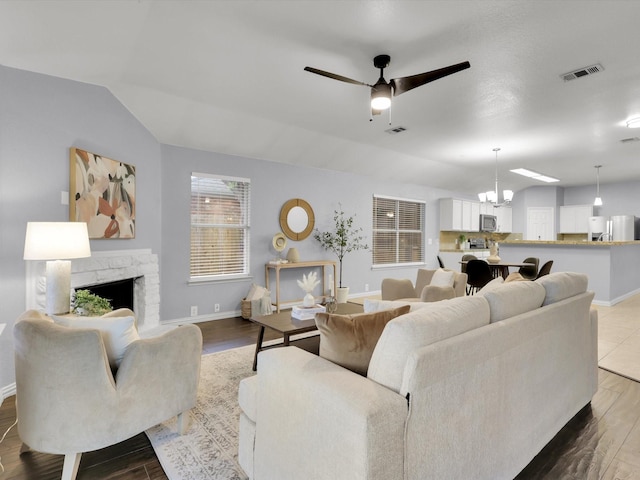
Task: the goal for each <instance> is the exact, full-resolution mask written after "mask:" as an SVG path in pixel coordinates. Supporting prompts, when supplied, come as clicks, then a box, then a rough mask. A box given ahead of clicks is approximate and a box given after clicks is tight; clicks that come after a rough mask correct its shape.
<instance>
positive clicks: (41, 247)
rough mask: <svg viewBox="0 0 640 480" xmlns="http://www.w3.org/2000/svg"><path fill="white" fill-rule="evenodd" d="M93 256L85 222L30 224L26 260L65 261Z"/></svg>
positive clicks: (25, 244) (26, 239)
mask: <svg viewBox="0 0 640 480" xmlns="http://www.w3.org/2000/svg"><path fill="white" fill-rule="evenodd" d="M90 256H91V247H90V246H89V233H88V231H87V224H86V223H84V222H28V223H27V234H26V237H25V240H24V259H25V260H63V259H70V258H84V257H90Z"/></svg>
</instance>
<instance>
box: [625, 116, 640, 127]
mask: <svg viewBox="0 0 640 480" xmlns="http://www.w3.org/2000/svg"><path fill="white" fill-rule="evenodd" d="M627 127H629V128H640V117H636V118H632V119H631V120H627Z"/></svg>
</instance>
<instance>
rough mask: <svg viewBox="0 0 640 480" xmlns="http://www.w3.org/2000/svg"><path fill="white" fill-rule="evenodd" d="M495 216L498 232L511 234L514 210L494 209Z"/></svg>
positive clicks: (503, 207)
mask: <svg viewBox="0 0 640 480" xmlns="http://www.w3.org/2000/svg"><path fill="white" fill-rule="evenodd" d="M494 210H495V213H494V215H495V216H496V217H497V221H498V232H500V233H511V231H512V230H513V210H512V208H511V207H506V206H504V205H503V206H502V207H500V208H496V209H494Z"/></svg>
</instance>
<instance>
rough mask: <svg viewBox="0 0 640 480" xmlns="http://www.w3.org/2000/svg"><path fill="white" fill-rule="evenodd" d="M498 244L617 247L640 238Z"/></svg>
mask: <svg viewBox="0 0 640 480" xmlns="http://www.w3.org/2000/svg"><path fill="white" fill-rule="evenodd" d="M498 245H559V246H562V245H568V246H572V245H573V246H575V245H578V246H581V247H615V246H618V245H640V240H629V241H617V242H587V241H586V240H585V241H577V240H504V241H502V242H498Z"/></svg>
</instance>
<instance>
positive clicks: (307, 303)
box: [302, 293, 316, 307]
mask: <svg viewBox="0 0 640 480" xmlns="http://www.w3.org/2000/svg"><path fill="white" fill-rule="evenodd" d="M315 304H316V299H315V297H314V296H313V294H311V293H307V294H306V295H305V296H304V298H303V299H302V306H303V307H313V306H314V305H315Z"/></svg>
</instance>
